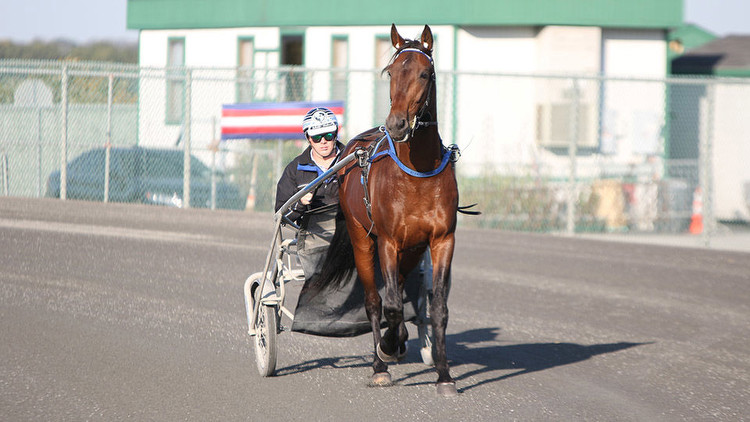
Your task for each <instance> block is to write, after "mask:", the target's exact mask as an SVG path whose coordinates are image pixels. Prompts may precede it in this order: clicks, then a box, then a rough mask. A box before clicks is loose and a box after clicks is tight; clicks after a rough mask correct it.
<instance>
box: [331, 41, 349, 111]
mask: <svg viewBox="0 0 750 422" xmlns="http://www.w3.org/2000/svg"><path fill="white" fill-rule="evenodd" d="M331 67H332V68H333V69H334V70H333V72H332V73H331V99H332V100H343V101H346V99H347V91H348V85H347V80H348V77H347V73H346V69H347V68H348V67H349V40H348V39H347V38H346V37H334V38H333V43H332V54H331ZM339 69H340V70H339Z"/></svg>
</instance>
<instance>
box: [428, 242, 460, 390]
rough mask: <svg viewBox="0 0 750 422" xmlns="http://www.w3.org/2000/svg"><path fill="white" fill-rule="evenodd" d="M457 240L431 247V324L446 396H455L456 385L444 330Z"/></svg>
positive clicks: (438, 367) (439, 379) (436, 356)
mask: <svg viewBox="0 0 750 422" xmlns="http://www.w3.org/2000/svg"><path fill="white" fill-rule="evenodd" d="M453 247H454V238H453V235H452V234H451V235H450V236H449V237H448V238H447V239H445V240H444V241H442V242H440V243H438V244H434V245H431V246H430V249H431V251H432V253H431V256H432V274H433V276H432V294H433V296H432V303H431V305H430V318H431V320H432V333H433V336H434V337H435V338H434V342H433V359H434V361H435V369H436V371H437V374H438V380H437V391H438V394H440V395H443V396H454V395H456V394H458V392H457V391H456V382H455V381H454V380H453V378H452V377H451V375H450V371H449V368H448V352H447V346H446V341H445V330H446V327H447V326H448V293H449V291H450V283H451V278H450V273H451V261H452V260H453Z"/></svg>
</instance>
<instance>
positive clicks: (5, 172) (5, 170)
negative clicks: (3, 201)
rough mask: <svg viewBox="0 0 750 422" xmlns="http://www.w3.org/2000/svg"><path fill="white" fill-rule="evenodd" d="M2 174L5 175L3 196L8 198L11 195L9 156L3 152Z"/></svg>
mask: <svg viewBox="0 0 750 422" xmlns="http://www.w3.org/2000/svg"><path fill="white" fill-rule="evenodd" d="M0 172H2V173H3V195H4V196H8V195H9V194H10V192H9V190H10V189H9V186H8V185H9V181H8V179H9V178H10V177H9V176H8V154H7V153H6V152H5V151H3V155H2V157H0Z"/></svg>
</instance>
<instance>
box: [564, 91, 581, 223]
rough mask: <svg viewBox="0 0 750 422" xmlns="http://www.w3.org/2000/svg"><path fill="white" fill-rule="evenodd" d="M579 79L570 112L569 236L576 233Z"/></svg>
mask: <svg viewBox="0 0 750 422" xmlns="http://www.w3.org/2000/svg"><path fill="white" fill-rule="evenodd" d="M578 83H579V82H578V79H577V78H574V79H573V107H572V108H571V112H570V127H569V128H568V137H569V143H568V158H569V159H570V173H569V174H568V199H567V208H568V209H567V211H568V212H567V216H566V223H567V224H566V232H567V233H568V234H569V235H572V234H575V231H576V209H575V208H576V202H577V198H576V196H577V195H576V194H577V190H578V189H577V188H576V179H577V178H578V175H577V173H578V172H577V168H576V164H577V163H576V155H578V111H579V110H578V107H579V106H580V92H579V91H580V87H579V86H578Z"/></svg>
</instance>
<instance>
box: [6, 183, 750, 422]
mask: <svg viewBox="0 0 750 422" xmlns="http://www.w3.org/2000/svg"><path fill="white" fill-rule="evenodd" d="M467 218H469V217H467ZM270 236H271V215H270V214H266V213H251V212H228V211H223V212H209V211H205V210H177V209H167V208H159V207H151V206H138V205H122V204H96V203H86V202H74V201H57V200H46V199H19V198H0V250H1V252H0V339H1V340H0V354H1V356H2V359H0V420H4V421H27V420H43V421H48V420H71V421H80V420H107V421H111V420H122V419H131V420H197V421H205V420H222V421H229V420H282V419H283V420H304V421H311V420H342V421H343V420H356V421H375V420H408V421H435V420H472V421H485V420H487V421H489V420H493V421H494V420H600V421H657V420H674V421H681V420H696V421H698V420H700V421H703V420H726V421H736V420H743V419H745V420H746V419H748V418H750V347H748V344H749V343H748V340H749V339H750V254H746V253H738V252H718V251H710V250H699V249H681V248H675V247H665V246H643V245H636V244H627V243H610V242H604V241H594V240H582V239H575V238H566V237H557V236H549V235H546V236H542V235H529V234H519V233H509V232H502V231H482V230H473V229H460V230H459V231H458V233H457V247H456V254H455V259H454V266H453V275H452V278H453V287H452V290H451V296H450V300H449V309H450V321H449V324H448V355H449V358H450V363H451V368H452V369H451V373H452V374H453V376H454V377H455V378H456V381H457V387H458V390H459V393H460V394H459V396H458V397H457V398H449V399H446V398H442V397H438V396H437V395H436V393H435V387H434V385H433V383H434V381H435V380H436V375H435V373H434V370H433V369H432V368H428V367H426V366H425V365H424V364H422V363H421V359H420V357H419V353H418V346H417V343H416V340H414V337H415V334H416V330H413V328H414V327H413V326H412V325H411V324H409V329H410V332H411V333H412V337H411V338H412V340H410V352H409V356H408V357H407V359H406V361H405V362H402V363H399V364H395V365H391V373H392V375H393V379H394V380H395V381H396V385H395V386H393V387H388V388H371V387H368V386H367V382H368V379H369V376H370V375H371V372H372V370H371V366H370V365H371V337H370V336H369V335H365V336H360V337H355V338H344V339H341V338H323V337H315V336H310V335H304V334H299V333H290V332H284V333H282V334H281V335H280V336H279V348H280V350H279V362H278V365H277V368H278V369H277V375H276V376H275V377H271V378H262V377H260V376H259V375H258V373H257V370H256V368H255V361H254V354H253V349H252V342H251V337H249V336H248V335H247V325H246V320H245V315H244V301H243V295H242V286H243V283H244V280H245V278H246V277H247V276H248V275H250V274H251V273H253V272H256V271H260V270H261V268H259V267H260V266H261V265H262V262H263V260H264V258H265V255H266V252H267V247H268V244H269V242H270ZM290 290H291V291H292V297H291V298H290V300H292V301H293V300H295V299H296V298H295V297H294V293H295V292H296V291H298V286H297V290H295V287H294V286H290ZM284 324H285V325H288V321H285V323H284Z"/></svg>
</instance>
